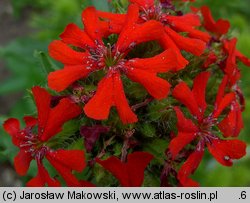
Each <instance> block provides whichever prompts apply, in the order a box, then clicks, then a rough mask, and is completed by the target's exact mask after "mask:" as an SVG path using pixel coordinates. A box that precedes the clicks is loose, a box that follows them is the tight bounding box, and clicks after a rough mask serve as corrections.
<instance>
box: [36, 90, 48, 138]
mask: <svg viewBox="0 0 250 203" xmlns="http://www.w3.org/2000/svg"><path fill="white" fill-rule="evenodd" d="M32 92H33V95H34V99H35V102H36V107H37V114H38V131H39V132H38V133H39V135H40V134H41V133H42V129H44V128H45V126H46V124H47V121H48V117H49V112H50V101H51V96H50V94H49V93H48V92H47V91H46V90H45V89H44V88H41V87H38V86H36V87H33V88H32Z"/></svg>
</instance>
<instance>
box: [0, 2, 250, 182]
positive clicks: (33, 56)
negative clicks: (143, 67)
mask: <svg viewBox="0 0 250 203" xmlns="http://www.w3.org/2000/svg"><path fill="white" fill-rule="evenodd" d="M122 2H125V3H126V1H124V0H122ZM11 3H12V7H13V10H14V13H13V15H14V16H15V18H17V19H18V18H21V16H22V11H23V10H24V9H27V8H28V9H30V10H31V15H30V19H29V25H30V26H31V27H32V28H34V30H35V32H34V33H32V34H30V35H27V36H25V37H22V38H17V39H15V40H13V41H11V42H10V43H9V44H7V45H6V46H4V47H1V46H0V58H1V59H3V60H4V61H5V63H6V67H7V68H8V70H9V71H10V72H11V76H10V77H8V78H6V79H4V80H3V81H0V97H9V96H10V95H11V94H13V93H15V92H22V94H23V97H22V99H21V100H19V101H16V102H15V104H14V105H13V106H12V108H11V110H10V112H9V113H8V115H0V126H1V128H0V134H1V141H0V164H2V163H4V162H12V160H13V157H14V155H15V154H16V152H17V149H16V148H15V147H14V146H13V145H12V144H11V140H10V137H9V136H8V135H6V134H5V133H4V132H3V129H2V123H3V121H4V120H5V119H6V118H8V117H17V118H20V119H21V118H22V117H23V115H25V114H29V115H30V114H32V113H34V111H35V108H34V105H33V102H32V99H31V98H30V97H29V91H28V89H30V88H31V87H32V86H33V85H41V86H46V85H47V84H46V72H47V71H49V70H47V69H46V68H49V69H50V68H51V69H53V68H55V67H56V66H57V65H58V64H54V62H53V63H52V62H51V61H50V59H49V58H48V57H47V47H48V44H49V43H50V42H51V41H52V40H54V39H58V36H59V34H60V33H61V32H62V31H63V30H64V28H65V26H66V25H67V24H68V23H70V22H75V23H76V24H78V25H79V26H80V27H81V26H82V25H81V11H82V9H83V8H85V7H86V6H88V5H95V6H96V7H97V8H98V9H101V10H109V9H110V6H109V5H108V3H107V0H71V1H68V0H57V1H51V0H22V1H20V0H11ZM194 5H195V6H201V5H209V6H210V8H211V9H212V12H213V15H214V17H215V18H216V19H218V18H226V19H229V21H230V22H231V35H232V36H236V37H237V38H238V45H237V46H238V49H239V50H240V51H241V52H242V53H244V54H245V55H247V56H249V57H250V51H249V50H250V34H249V33H250V23H249V21H250V11H249V5H250V0H230V1H225V0H216V1H214V0H197V2H196V3H195V4H194ZM188 6H189V4H186V9H188V8H189V7H188ZM241 70H242V82H241V87H242V89H243V92H244V95H245V97H246V103H247V105H246V110H245V112H244V114H243V116H244V122H245V128H244V130H243V131H242V133H241V135H240V139H243V140H245V141H247V142H248V143H250V88H249V87H250V82H249V79H250V69H249V68H247V67H244V66H243V65H241ZM24 90H26V91H24ZM0 108H5V107H3V106H1V107H0ZM148 128H150V126H148ZM145 130H146V131H147V132H148V129H145ZM2 135H3V136H2ZM156 144H157V142H156ZM248 145H249V144H248ZM249 154H250V147H248V154H247V156H246V157H244V158H243V159H241V160H240V161H238V162H239V163H237V164H235V165H234V166H233V167H231V168H226V167H222V166H221V165H219V164H218V163H217V162H216V161H215V160H214V159H211V156H206V158H205V159H204V160H203V162H202V164H201V165H200V167H199V168H198V170H197V171H196V173H195V175H194V177H195V179H196V180H198V181H199V182H200V183H201V185H202V186H250V173H249V169H250V156H249ZM23 180H24V181H25V179H23Z"/></svg>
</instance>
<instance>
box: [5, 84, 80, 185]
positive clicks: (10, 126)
mask: <svg viewBox="0 0 250 203" xmlns="http://www.w3.org/2000/svg"><path fill="white" fill-rule="evenodd" d="M32 92H33V95H34V99H35V102H36V106H37V110H38V118H37V119H36V118H33V117H24V121H25V123H26V127H25V128H24V129H21V128H20V123H19V121H18V120H17V119H15V118H10V119H8V120H7V121H5V123H4V125H3V127H4V129H5V131H6V132H7V133H9V134H10V135H11V137H12V142H13V143H14V145H16V146H17V147H19V148H20V151H19V153H18V154H17V156H16V157H15V159H14V166H15V169H16V171H17V173H18V174H19V175H21V176H23V175H25V174H26V173H27V171H28V169H29V166H30V162H31V161H32V160H36V162H37V167H38V173H37V176H36V177H35V178H33V179H31V180H30V181H29V182H28V183H27V186H44V185H46V184H47V185H48V186H60V182H59V181H58V180H57V179H55V178H51V177H50V175H49V173H48V171H47V170H46V169H45V168H44V166H43V159H44V158H46V159H47V160H48V161H49V162H50V164H51V165H52V166H53V167H54V168H55V169H56V170H57V171H58V173H59V174H60V175H61V176H62V177H63V178H64V180H65V182H66V183H67V185H68V186H80V185H81V184H80V183H79V181H78V180H77V179H76V178H75V176H73V174H72V170H76V171H78V172H81V171H82V170H83V169H84V168H85V158H84V152H83V151H80V150H61V149H57V150H53V149H51V148H50V145H51V144H52V143H50V139H51V138H52V137H53V136H55V135H56V134H57V133H59V132H60V131H61V130H62V126H63V124H64V123H65V122H66V121H68V120H70V119H72V118H74V117H76V116H78V115H79V114H80V113H81V109H80V107H78V106H77V105H75V104H73V103H72V102H71V101H70V100H69V99H67V98H64V99H62V100H60V102H59V104H58V105H57V106H55V107H54V108H51V107H50V105H51V95H49V94H48V93H47V92H46V90H45V89H43V88H40V87H34V88H32ZM36 128H37V131H36Z"/></svg>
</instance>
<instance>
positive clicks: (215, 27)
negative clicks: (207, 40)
mask: <svg viewBox="0 0 250 203" xmlns="http://www.w3.org/2000/svg"><path fill="white" fill-rule="evenodd" d="M201 13H202V15H203V19H204V27H205V28H206V30H208V31H210V32H214V33H217V34H221V35H223V34H226V33H227V32H228V30H229V28H230V23H229V21H227V20H222V19H219V20H218V21H217V22H215V21H214V19H213V17H212V14H211V11H210V9H209V8H208V7H207V6H202V7H201Z"/></svg>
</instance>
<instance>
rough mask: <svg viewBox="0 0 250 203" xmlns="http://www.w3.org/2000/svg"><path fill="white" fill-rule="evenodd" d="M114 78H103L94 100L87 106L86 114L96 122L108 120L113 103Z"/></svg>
mask: <svg viewBox="0 0 250 203" xmlns="http://www.w3.org/2000/svg"><path fill="white" fill-rule="evenodd" d="M113 88H114V86H113V78H112V77H110V76H107V77H105V78H103V79H102V80H101V81H100V82H99V84H98V87H97V91H96V93H95V95H94V96H93V97H92V99H91V100H90V101H89V102H88V103H87V104H86V105H85V107H84V112H85V114H86V115H87V116H88V117H90V118H93V119H96V120H104V119H107V118H108V115H109V111H110V108H111V106H113V105H114V101H113V90H114V89H113Z"/></svg>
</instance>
